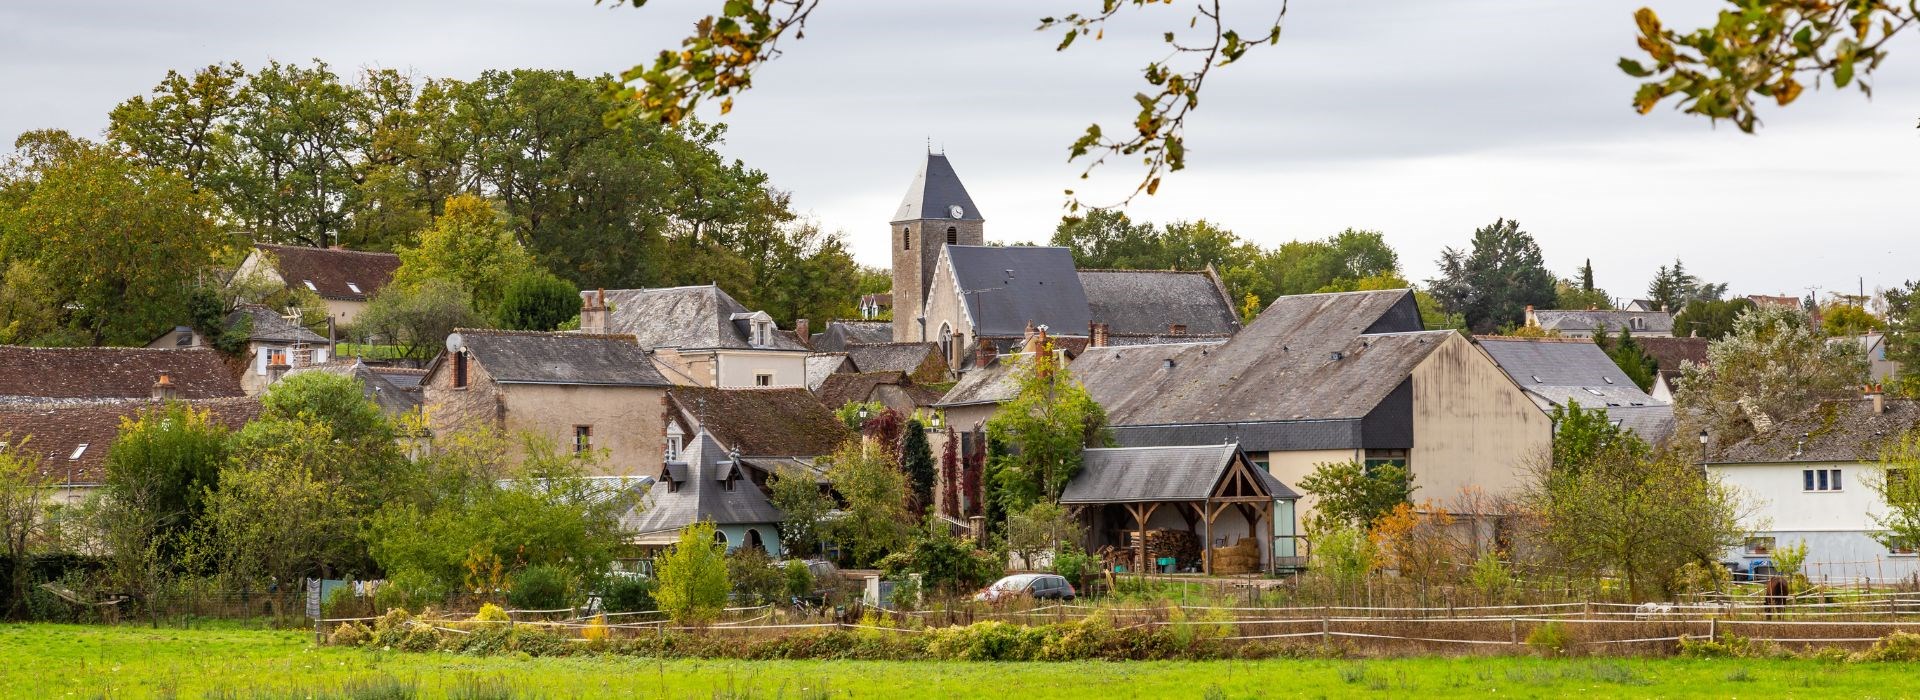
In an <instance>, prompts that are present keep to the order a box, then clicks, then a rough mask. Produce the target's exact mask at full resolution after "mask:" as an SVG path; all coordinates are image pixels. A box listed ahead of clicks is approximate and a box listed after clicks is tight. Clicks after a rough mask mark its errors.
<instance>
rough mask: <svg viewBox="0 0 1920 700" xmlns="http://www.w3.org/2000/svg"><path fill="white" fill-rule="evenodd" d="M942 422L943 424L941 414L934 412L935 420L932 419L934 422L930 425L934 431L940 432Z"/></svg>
mask: <svg viewBox="0 0 1920 700" xmlns="http://www.w3.org/2000/svg"><path fill="white" fill-rule="evenodd" d="M940 422H941V417H940V412H939V411H934V412H933V419H932V420H931V421H930V422H929V424H930V425H932V426H933V429H934V430H939V429H940Z"/></svg>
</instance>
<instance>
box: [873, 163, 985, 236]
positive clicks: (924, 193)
mask: <svg viewBox="0 0 1920 700" xmlns="http://www.w3.org/2000/svg"><path fill="white" fill-rule="evenodd" d="M955 205H958V206H959V207H960V216H959V217H957V218H958V219H959V220H961V221H982V220H984V219H983V217H981V215H980V210H979V209H977V208H975V207H974V206H973V198H972V197H969V196H967V187H966V186H965V185H962V184H960V176H959V175H958V174H956V173H954V172H953V164H952V163H949V162H947V155H946V154H945V153H928V154H927V161H926V162H925V163H922V164H921V165H920V174H919V175H917V176H915V177H914V178H913V184H912V185H908V186H907V194H906V196H905V197H903V198H901V200H900V209H899V210H898V211H895V212H894V213H893V220H894V221H895V222H900V221H913V220H915V219H954V218H956V217H954V216H953V214H952V212H950V211H948V208H949V207H952V206H955Z"/></svg>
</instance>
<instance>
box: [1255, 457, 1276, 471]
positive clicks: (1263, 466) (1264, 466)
mask: <svg viewBox="0 0 1920 700" xmlns="http://www.w3.org/2000/svg"><path fill="white" fill-rule="evenodd" d="M1267 464H1268V462H1267V460H1264V459H1256V460H1253V466H1256V467H1259V468H1260V471H1263V472H1267V473H1269V474H1271V473H1273V469H1272V468H1270V467H1268V466H1267Z"/></svg>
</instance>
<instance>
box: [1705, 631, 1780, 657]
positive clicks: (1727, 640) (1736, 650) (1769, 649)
mask: <svg viewBox="0 0 1920 700" xmlns="http://www.w3.org/2000/svg"><path fill="white" fill-rule="evenodd" d="M1785 653H1786V652H1785V651H1784V650H1783V649H1781V648H1780V645H1778V644H1774V643H1773V642H1768V641H1762V640H1756V639H1749V638H1746V637H1742V636H1740V635H1737V634H1733V633H1731V632H1722V633H1720V638H1719V639H1712V638H1707V637H1693V636H1690V635H1680V655H1681V656H1684V657H1687V658H1690V659H1767V658H1774V657H1778V656H1782V655H1784V654H1785Z"/></svg>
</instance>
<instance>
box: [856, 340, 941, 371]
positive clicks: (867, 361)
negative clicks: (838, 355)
mask: <svg viewBox="0 0 1920 700" xmlns="http://www.w3.org/2000/svg"><path fill="white" fill-rule="evenodd" d="M847 357H848V358H849V359H852V360H853V367H854V369H856V370H858V371H861V372H905V373H907V374H909V375H916V374H918V373H919V372H920V367H921V366H922V365H925V364H927V363H928V362H933V363H935V364H944V363H941V362H940V346H938V345H934V344H933V343H877V344H871V345H849V346H847Z"/></svg>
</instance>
